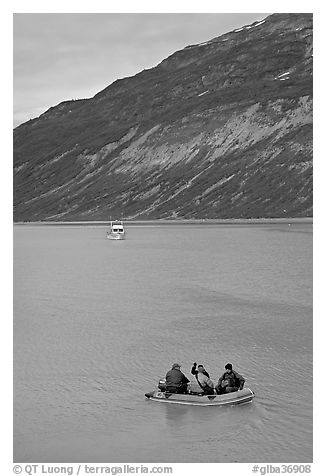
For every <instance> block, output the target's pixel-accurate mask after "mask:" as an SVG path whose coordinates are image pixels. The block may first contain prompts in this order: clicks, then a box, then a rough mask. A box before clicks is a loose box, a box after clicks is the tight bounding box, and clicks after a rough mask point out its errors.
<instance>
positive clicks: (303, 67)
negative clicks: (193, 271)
mask: <svg viewBox="0 0 326 476" xmlns="http://www.w3.org/2000/svg"><path fill="white" fill-rule="evenodd" d="M110 216H112V218H120V217H121V216H123V217H124V218H129V219H133V218H135V219H136V218H137V219H147V218H148V219H157V218H250V217H253V218H258V217H303V216H312V15H310V14H275V15H271V16H269V17H267V18H266V19H265V20H263V21H260V22H256V23H253V24H251V25H246V26H244V27H243V28H240V29H237V30H234V31H232V32H230V33H227V34H225V35H222V36H220V37H217V38H214V39H212V40H210V41H207V42H205V43H201V44H199V45H191V46H188V47H186V48H185V49H183V50H181V51H177V52H176V53H174V54H173V55H171V56H170V57H168V58H167V59H165V60H164V61H162V63H160V64H159V65H158V66H156V67H154V68H152V69H150V70H145V71H142V72H141V73H139V74H137V75H136V76H134V77H131V78H125V79H122V80H118V81H116V82H114V83H113V84H111V85H110V86H108V87H107V88H106V89H104V90H103V91H101V92H99V93H98V94H97V95H95V96H94V97H93V98H91V99H85V100H78V101H67V102H63V103H61V104H59V105H57V106H55V107H53V108H51V109H49V110H48V111H47V112H46V113H44V114H42V115H41V116H40V117H38V118H37V119H34V120H31V121H28V122H26V123H25V124H22V125H20V126H19V127H17V128H16V129H15V130H14V219H15V220H16V221H21V220H25V221H26V220H27V221H30V220H60V221H62V220H107V219H108V218H109V217H110Z"/></svg>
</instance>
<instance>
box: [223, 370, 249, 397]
mask: <svg viewBox="0 0 326 476" xmlns="http://www.w3.org/2000/svg"><path fill="white" fill-rule="evenodd" d="M244 383H245V379H244V378H243V377H242V375H240V374H238V372H236V371H235V370H233V368H232V364H226V365H225V372H224V374H223V375H221V377H220V378H219V379H218V382H217V385H216V393H217V394H218V395H221V394H223V393H230V392H237V391H238V390H242V389H243V386H244Z"/></svg>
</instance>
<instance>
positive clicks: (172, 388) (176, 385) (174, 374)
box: [165, 364, 189, 393]
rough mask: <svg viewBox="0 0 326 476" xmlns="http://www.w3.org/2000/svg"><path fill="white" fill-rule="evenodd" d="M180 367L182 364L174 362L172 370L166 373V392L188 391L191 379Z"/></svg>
mask: <svg viewBox="0 0 326 476" xmlns="http://www.w3.org/2000/svg"><path fill="white" fill-rule="evenodd" d="M180 367H181V365H180V364H173V365H172V368H171V370H169V371H168V373H167V374H166V377H165V381H166V392H170V393H187V388H188V383H189V380H188V379H187V377H186V376H185V375H184V374H183V373H182V372H181V370H180Z"/></svg>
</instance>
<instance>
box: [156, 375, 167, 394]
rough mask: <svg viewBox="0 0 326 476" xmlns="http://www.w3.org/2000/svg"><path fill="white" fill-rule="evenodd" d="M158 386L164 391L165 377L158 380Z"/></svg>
mask: <svg viewBox="0 0 326 476" xmlns="http://www.w3.org/2000/svg"><path fill="white" fill-rule="evenodd" d="M158 388H159V389H160V390H161V392H165V390H166V382H165V379H163V378H161V379H160V380H159V382H158Z"/></svg>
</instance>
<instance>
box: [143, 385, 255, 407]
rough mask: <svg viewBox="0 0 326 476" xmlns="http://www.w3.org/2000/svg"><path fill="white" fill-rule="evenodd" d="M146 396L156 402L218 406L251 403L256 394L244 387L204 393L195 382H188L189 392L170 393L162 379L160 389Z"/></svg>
mask: <svg viewBox="0 0 326 476" xmlns="http://www.w3.org/2000/svg"><path fill="white" fill-rule="evenodd" d="M162 384H163V385H162ZM200 392H201V393H200ZM145 396H146V397H147V398H148V399H149V400H153V401H155V402H162V403H176V404H179V405H198V406H210V407H212V406H215V407H216V406H222V405H243V404H244V403H250V402H251V401H252V399H253V398H254V396H255V394H254V392H253V391H252V390H250V388H243V389H242V390H238V391H237V392H231V393H225V394H223V395H217V394H214V395H204V394H203V393H202V389H200V388H199V387H198V385H197V388H196V383H195V382H192V383H190V384H188V391H187V393H170V392H167V391H166V388H165V381H164V380H160V382H159V385H158V389H156V390H154V391H153V392H149V393H145Z"/></svg>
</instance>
